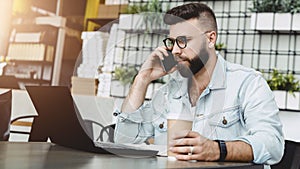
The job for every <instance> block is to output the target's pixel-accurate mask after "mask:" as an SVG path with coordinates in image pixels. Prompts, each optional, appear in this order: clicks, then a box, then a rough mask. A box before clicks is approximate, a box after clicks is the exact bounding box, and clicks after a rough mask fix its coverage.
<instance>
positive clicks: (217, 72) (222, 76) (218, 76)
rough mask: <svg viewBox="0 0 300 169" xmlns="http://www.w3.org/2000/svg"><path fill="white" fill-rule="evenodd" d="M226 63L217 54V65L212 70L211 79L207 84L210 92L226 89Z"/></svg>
mask: <svg viewBox="0 0 300 169" xmlns="http://www.w3.org/2000/svg"><path fill="white" fill-rule="evenodd" d="M226 67H227V65H226V61H225V60H224V58H223V57H222V56H221V55H220V54H218V55H217V63H216V66H215V68H214V71H213V74H212V78H211V80H210V82H209V84H208V88H209V89H211V90H215V89H224V88H226Z"/></svg>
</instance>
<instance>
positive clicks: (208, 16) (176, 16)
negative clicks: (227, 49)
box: [164, 3, 218, 32]
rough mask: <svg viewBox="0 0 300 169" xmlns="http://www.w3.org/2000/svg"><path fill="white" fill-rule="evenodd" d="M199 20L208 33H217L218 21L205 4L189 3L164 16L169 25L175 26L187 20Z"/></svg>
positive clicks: (173, 9) (171, 10)
mask: <svg viewBox="0 0 300 169" xmlns="http://www.w3.org/2000/svg"><path fill="white" fill-rule="evenodd" d="M192 18H197V19H199V20H200V22H201V25H203V27H204V28H206V29H207V30H206V31H215V32H217V29H218V28H217V21H216V17H215V14H214V12H213V11H212V9H211V8H209V7H208V6H207V5H205V4H203V3H189V4H184V5H180V6H177V7H174V8H172V9H170V10H169V11H168V12H167V13H166V15H165V16H164V22H165V23H166V24H167V25H174V24H177V23H179V22H183V21H185V20H189V19H192Z"/></svg>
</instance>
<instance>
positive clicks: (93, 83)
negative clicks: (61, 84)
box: [71, 76, 99, 95]
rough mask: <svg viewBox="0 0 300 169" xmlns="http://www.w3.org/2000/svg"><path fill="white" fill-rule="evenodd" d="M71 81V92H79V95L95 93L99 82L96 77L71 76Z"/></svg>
mask: <svg viewBox="0 0 300 169" xmlns="http://www.w3.org/2000/svg"><path fill="white" fill-rule="evenodd" d="M71 83H72V88H71V92H72V93H73V94H81V95H96V94H97V88H98V83H99V82H98V79H93V78H83V77H77V76H72V78H71Z"/></svg>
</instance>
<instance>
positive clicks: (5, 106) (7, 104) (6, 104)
mask: <svg viewBox="0 0 300 169" xmlns="http://www.w3.org/2000/svg"><path fill="white" fill-rule="evenodd" d="M11 103H12V93H11V90H9V91H7V92H5V93H2V94H0V141H8V138H9V134H10V118H11Z"/></svg>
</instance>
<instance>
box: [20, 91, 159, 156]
mask: <svg viewBox="0 0 300 169" xmlns="http://www.w3.org/2000/svg"><path fill="white" fill-rule="evenodd" d="M26 89H27V91H28V94H29V96H30V98H31V100H32V103H33V105H34V107H35V109H36V111H37V113H38V117H36V118H34V120H33V124H32V129H31V134H30V138H29V140H30V141H46V140H47V139H48V137H49V138H50V140H51V142H53V143H55V144H58V145H62V146H66V147H70V148H74V149H79V150H84V151H89V152H95V153H103V154H116V155H122V156H123V155H125V156H141V157H144V156H155V155H156V154H157V153H158V151H155V150H148V149H142V148H139V147H136V146H128V145H123V144H115V143H108V142H94V141H93V139H92V138H91V137H90V136H89V134H88V133H89V132H88V129H87V128H86V126H85V125H84V120H83V119H82V117H81V115H80V113H79V112H78V109H77V107H76V104H75V102H74V101H73V98H72V95H71V92H70V89H69V88H68V87H66V86H26Z"/></svg>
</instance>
